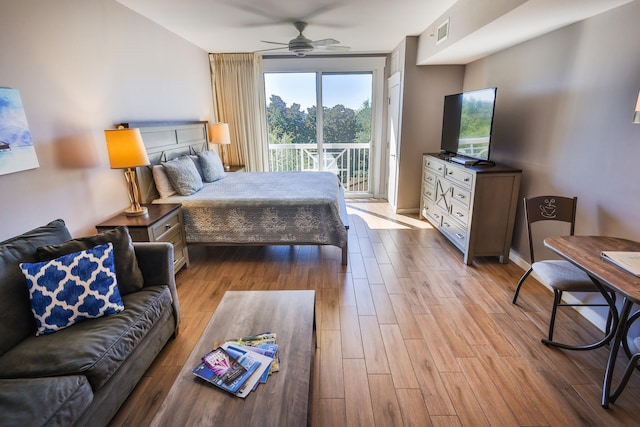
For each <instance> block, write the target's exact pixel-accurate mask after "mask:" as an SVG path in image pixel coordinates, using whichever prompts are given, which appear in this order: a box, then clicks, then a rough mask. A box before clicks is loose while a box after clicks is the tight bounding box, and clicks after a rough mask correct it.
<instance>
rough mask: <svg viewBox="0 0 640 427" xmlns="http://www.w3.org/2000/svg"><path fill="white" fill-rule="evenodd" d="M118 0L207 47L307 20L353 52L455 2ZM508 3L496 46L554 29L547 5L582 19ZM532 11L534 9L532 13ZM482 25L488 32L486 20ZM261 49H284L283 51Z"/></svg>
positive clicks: (248, 45) (411, 30) (394, 38)
mask: <svg viewBox="0 0 640 427" xmlns="http://www.w3.org/2000/svg"><path fill="white" fill-rule="evenodd" d="M117 1H118V2H119V3H121V4H123V5H124V6H126V7H128V8H130V9H132V10H134V11H135V12H137V13H139V14H141V15H143V16H145V17H146V18H148V19H150V20H151V21H153V22H155V23H157V24H159V25H161V26H163V27H165V28H167V29H168V30H169V31H172V32H173V33H175V34H177V35H179V36H181V37H182V38H184V39H186V40H188V41H189V42H191V43H193V44H194V45H196V46H198V47H200V48H202V49H203V50H205V51H207V52H215V53H230V52H254V51H258V50H262V49H269V48H273V47H278V46H276V45H273V44H267V43H263V42H261V41H262V40H268V41H275V42H283V43H286V42H288V41H289V40H291V39H292V38H294V37H295V36H297V35H298V32H297V30H296V29H295V28H294V27H293V25H292V24H293V22H295V21H305V22H307V23H308V24H309V25H308V27H307V29H306V30H305V31H304V35H305V37H307V38H308V39H311V40H318V39H325V38H333V39H336V40H339V41H340V43H341V45H344V46H349V47H350V48H351V49H350V51H349V52H350V53H388V52H391V51H392V50H393V49H394V48H395V47H396V46H398V44H399V43H400V42H402V40H403V39H404V38H405V37H406V36H411V35H416V36H417V35H420V34H421V33H423V32H425V31H427V30H428V29H429V28H430V27H431V26H432V24H433V23H434V22H435V21H436V20H437V19H438V18H439V17H440V16H441V15H443V14H444V13H445V12H446V11H447V10H448V9H449V8H450V7H451V6H453V5H454V4H455V3H456V1H457V0H393V1H390V0H306V1H300V0H180V1H176V0H117ZM475 1H477V0H475ZM487 1H495V0H487ZM512 1H514V2H515V3H526V4H527V5H528V12H527V13H520V14H515V16H514V17H513V18H512V19H511V22H510V24H509V27H508V28H509V32H508V34H505V32H504V31H503V30H504V26H502V31H501V32H500V33H499V37H495V36H494V37H492V38H493V39H495V40H499V41H500V44H499V48H500V49H503V48H506V47H509V45H514V44H516V43H520V42H522V41H524V40H526V39H529V38H533V37H536V36H539V35H541V34H543V33H544V32H548V31H551V30H553V29H555V28H550V26H549V23H548V19H546V18H547V17H549V16H550V14H549V13H544V12H545V10H540V9H541V8H548V7H549V4H551V3H552V4H553V5H554V6H555V7H554V11H553V15H554V16H555V15H556V14H557V13H558V11H560V12H561V13H562V14H563V19H562V20H561V22H562V25H568V24H570V23H572V22H576V21H578V20H580V19H584V18H585V17H586V16H584V15H585V14H584V10H582V9H584V8H583V7H581V4H582V1H580V0H553V2H551V3H550V2H549V1H539V0H525V1H523V0H519V1H515V0H512ZM627 1H629V0H598V3H600V4H601V5H602V4H609V5H610V7H603V8H602V9H603V10H600V12H602V11H604V10H607V9H610V8H612V7H616V6H619V5H620V4H621V3H625V2H627ZM587 3H589V2H587ZM536 5H540V6H536ZM560 6H561V7H560ZM536 8H537V9H538V13H529V12H531V10H535V9H536ZM546 12H549V10H546ZM505 16H506V15H505ZM498 20H502V21H504V16H503V17H496V21H498ZM486 27H487V28H488V29H490V26H489V25H487V26H486ZM556 28H558V27H557V26H556ZM499 31H500V30H499ZM490 38H491V37H490ZM454 46H455V45H454ZM482 48H483V49H484V51H485V52H490V51H491V50H492V49H490V48H489V49H488V46H487V37H486V34H485V40H484V42H483V45H482ZM472 49H478V45H477V44H474V43H468V40H467V43H466V46H462V48H461V47H460V45H459V46H458V47H457V48H456V49H451V50H450V51H451V52H453V54H450V55H448V56H447V62H448V63H466V62H469V60H468V59H467V58H476V57H477V52H472V51H471V50H472ZM493 50H494V51H495V50H498V49H493ZM264 54H267V55H268V54H288V52H287V50H286V49H284V50H276V51H268V52H264ZM440 63H442V62H440Z"/></svg>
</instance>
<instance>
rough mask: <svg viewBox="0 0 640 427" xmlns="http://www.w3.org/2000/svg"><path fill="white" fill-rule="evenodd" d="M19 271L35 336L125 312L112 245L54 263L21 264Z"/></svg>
mask: <svg viewBox="0 0 640 427" xmlns="http://www.w3.org/2000/svg"><path fill="white" fill-rule="evenodd" d="M20 268H21V269H22V273H23V274H24V276H25V277H26V278H27V287H28V288H29V297H30V298H31V311H32V312H33V315H34V317H35V319H36V326H37V331H36V335H42V334H49V333H52V332H55V331H58V330H60V329H64V328H66V327H69V326H71V325H73V324H74V323H77V322H79V321H81V320H84V319H93V318H97V317H102V316H107V315H109V314H114V313H119V312H121V311H122V310H124V305H123V304H122V298H121V297H120V292H119V290H118V281H117V279H116V272H115V268H114V264H113V244H111V243H107V244H104V245H99V246H96V247H95V248H91V249H87V250H84V251H80V252H74V253H71V254H67V255H63V256H61V257H60V258H56V259H53V260H51V261H44V262H36V263H26V262H25V263H21V264H20Z"/></svg>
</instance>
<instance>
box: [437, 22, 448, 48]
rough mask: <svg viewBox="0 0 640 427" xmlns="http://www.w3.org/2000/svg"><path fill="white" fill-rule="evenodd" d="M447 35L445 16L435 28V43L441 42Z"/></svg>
mask: <svg viewBox="0 0 640 427" xmlns="http://www.w3.org/2000/svg"><path fill="white" fill-rule="evenodd" d="M448 36H449V19H448V18H447V20H446V21H444V22H443V23H442V24H440V25H438V29H437V30H436V44H439V43H440V42H443V41H445V40H446V39H447V37H448Z"/></svg>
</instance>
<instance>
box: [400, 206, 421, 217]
mask: <svg viewBox="0 0 640 427" xmlns="http://www.w3.org/2000/svg"><path fill="white" fill-rule="evenodd" d="M418 212H420V209H418V208H409V209H396V213H397V214H398V215H407V214H417V213H418Z"/></svg>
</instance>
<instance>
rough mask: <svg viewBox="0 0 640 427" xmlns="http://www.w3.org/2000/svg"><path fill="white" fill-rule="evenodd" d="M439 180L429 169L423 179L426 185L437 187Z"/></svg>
mask: <svg viewBox="0 0 640 427" xmlns="http://www.w3.org/2000/svg"><path fill="white" fill-rule="evenodd" d="M437 179H438V178H437V177H436V175H435V173H434V172H433V171H431V170H429V169H426V170H425V171H424V179H423V182H424V185H428V186H431V187H435V185H436V180H437Z"/></svg>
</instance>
